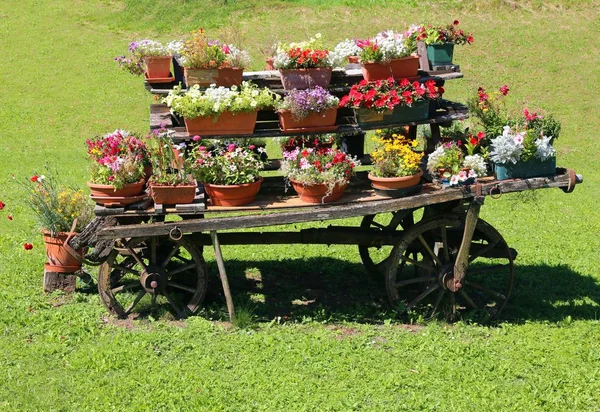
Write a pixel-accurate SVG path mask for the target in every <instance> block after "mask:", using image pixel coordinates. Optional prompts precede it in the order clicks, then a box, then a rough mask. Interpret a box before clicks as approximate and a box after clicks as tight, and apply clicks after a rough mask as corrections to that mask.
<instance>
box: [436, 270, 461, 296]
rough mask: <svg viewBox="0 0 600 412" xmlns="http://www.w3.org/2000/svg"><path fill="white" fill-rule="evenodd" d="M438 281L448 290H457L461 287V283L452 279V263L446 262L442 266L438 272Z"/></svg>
mask: <svg viewBox="0 0 600 412" xmlns="http://www.w3.org/2000/svg"><path fill="white" fill-rule="evenodd" d="M438 281H439V283H440V285H441V286H442V288H444V289H446V290H449V291H450V292H458V291H459V290H460V289H461V288H462V286H463V285H462V283H460V282H458V281H457V280H456V279H454V264H447V265H444V266H443V267H442V269H441V270H440V271H439V274H438Z"/></svg>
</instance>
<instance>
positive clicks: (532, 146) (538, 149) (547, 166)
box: [490, 126, 556, 180]
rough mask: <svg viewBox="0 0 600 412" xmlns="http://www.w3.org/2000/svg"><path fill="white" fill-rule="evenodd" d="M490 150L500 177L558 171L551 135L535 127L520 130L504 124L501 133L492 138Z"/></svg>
mask: <svg viewBox="0 0 600 412" xmlns="http://www.w3.org/2000/svg"><path fill="white" fill-rule="evenodd" d="M490 149H491V150H490V160H492V161H493V162H494V163H495V170H496V178H497V179H498V180H506V179H512V178H527V177H537V176H549V175H553V174H554V173H555V172H556V152H555V150H554V147H552V137H550V136H544V135H540V134H537V133H536V131H535V130H534V129H523V130H522V131H519V130H517V129H516V128H515V129H512V128H511V127H510V126H505V127H504V130H503V132H502V135H501V136H498V137H496V138H494V139H492V140H491V143H490Z"/></svg>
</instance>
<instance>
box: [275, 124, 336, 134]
mask: <svg viewBox="0 0 600 412" xmlns="http://www.w3.org/2000/svg"><path fill="white" fill-rule="evenodd" d="M338 127H339V126H338V125H335V124H334V125H332V126H313V127H293V128H291V129H282V128H279V130H281V131H282V132H283V133H290V134H291V133H327V132H333V131H334V130H337V128H338Z"/></svg>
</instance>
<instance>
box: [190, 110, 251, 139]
mask: <svg viewBox="0 0 600 412" xmlns="http://www.w3.org/2000/svg"><path fill="white" fill-rule="evenodd" d="M257 115H258V112H256V111H253V112H243V113H231V112H225V113H221V115H220V116H219V117H218V118H217V120H216V121H214V120H213V118H212V116H209V117H196V118H194V119H183V121H184V122H185V128H186V130H187V132H188V135H190V136H195V135H200V136H219V135H247V134H252V133H254V126H256V117H257Z"/></svg>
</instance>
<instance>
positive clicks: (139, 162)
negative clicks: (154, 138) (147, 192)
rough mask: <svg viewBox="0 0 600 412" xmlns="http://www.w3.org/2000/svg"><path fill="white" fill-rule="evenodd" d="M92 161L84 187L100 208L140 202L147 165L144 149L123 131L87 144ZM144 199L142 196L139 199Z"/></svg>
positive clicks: (136, 138)
mask: <svg viewBox="0 0 600 412" xmlns="http://www.w3.org/2000/svg"><path fill="white" fill-rule="evenodd" d="M86 145H87V153H88V157H89V159H90V161H91V164H90V173H91V179H90V181H88V182H87V186H88V187H89V188H90V191H91V192H92V199H94V201H95V202H96V203H98V204H100V205H105V206H108V205H114V206H117V205H119V206H123V205H126V204H129V203H133V202H135V201H138V200H140V199H141V196H140V194H141V193H142V192H143V191H144V184H145V180H144V166H145V165H148V164H149V163H148V161H149V160H148V152H147V150H146V145H145V144H144V142H142V140H141V139H139V138H138V137H137V136H136V135H134V134H131V133H129V132H128V131H126V130H119V129H117V130H115V131H114V132H112V133H109V134H107V135H104V136H97V137H95V138H93V139H88V140H87V141H86ZM142 196H143V195H142Z"/></svg>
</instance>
